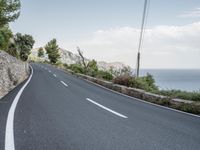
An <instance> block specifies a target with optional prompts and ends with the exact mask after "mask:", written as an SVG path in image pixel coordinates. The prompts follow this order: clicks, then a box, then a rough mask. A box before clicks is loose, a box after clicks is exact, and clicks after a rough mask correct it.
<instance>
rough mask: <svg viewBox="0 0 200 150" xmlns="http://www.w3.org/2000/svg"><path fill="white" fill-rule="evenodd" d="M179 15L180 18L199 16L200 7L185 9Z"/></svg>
mask: <svg viewBox="0 0 200 150" xmlns="http://www.w3.org/2000/svg"><path fill="white" fill-rule="evenodd" d="M179 17H181V18H200V8H195V9H193V10H190V11H185V12H184V13H183V14H182V15H180V16H179Z"/></svg>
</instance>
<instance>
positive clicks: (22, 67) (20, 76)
mask: <svg viewBox="0 0 200 150" xmlns="http://www.w3.org/2000/svg"><path fill="white" fill-rule="evenodd" d="M28 74H29V66H28V63H25V62H22V61H20V60H18V59H16V58H15V57H12V56H11V55H9V54H7V53H6V52H4V51H0V98H1V97H2V96H4V95H5V94H7V93H8V92H9V91H10V90H12V89H13V88H14V87H15V86H17V85H18V84H19V83H21V82H22V81H24V80H25V79H26V78H27V76H28Z"/></svg>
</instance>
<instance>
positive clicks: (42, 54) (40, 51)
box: [38, 47, 44, 57]
mask: <svg viewBox="0 0 200 150" xmlns="http://www.w3.org/2000/svg"><path fill="white" fill-rule="evenodd" d="M38 57H44V50H43V48H42V47H40V48H39V50H38Z"/></svg>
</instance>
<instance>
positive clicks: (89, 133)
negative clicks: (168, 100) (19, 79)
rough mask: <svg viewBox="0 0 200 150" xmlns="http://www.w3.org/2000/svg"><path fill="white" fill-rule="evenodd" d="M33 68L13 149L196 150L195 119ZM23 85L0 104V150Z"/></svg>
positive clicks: (199, 130) (198, 121) (199, 131)
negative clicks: (11, 109)
mask: <svg viewBox="0 0 200 150" xmlns="http://www.w3.org/2000/svg"><path fill="white" fill-rule="evenodd" d="M32 67H33V75H32V78H31V80H30V82H29V83H28V84H27V86H26V87H25V89H24V91H23V93H22V95H21V97H20V98H19V101H18V103H17V106H16V109H15V112H14V124H13V132H14V144H15V150H199V149H200V118H198V117H195V116H190V115H187V114H184V113H180V112H176V111H173V110H169V109H165V108H162V107H159V106H155V105H151V104H147V103H144V102H141V101H138V100H136V99H132V98H128V97H125V96H123V95H119V94H116V93H114V92H111V91H109V90H106V89H104V88H101V87H99V86H96V85H93V84H91V83H88V82H87V81H85V80H82V79H79V78H76V77H74V76H72V75H69V74H66V73H64V72H63V71H61V70H59V69H56V68H53V67H51V66H49V65H43V64H32ZM24 83H26V81H25V82H24ZM24 83H22V84H21V85H19V86H18V87H17V88H15V89H14V90H13V91H11V92H10V93H9V94H8V95H6V96H5V97H4V98H3V99H1V100H0V150H4V149H5V148H4V147H5V142H7V144H8V145H9V142H10V141H6V140H5V134H7V133H6V131H5V130H6V123H7V121H8V118H7V117H8V112H9V109H10V107H11V104H12V102H13V99H14V98H15V96H16V94H17V93H18V92H19V90H20V89H21V88H22V86H23V85H24ZM9 150H13V149H9Z"/></svg>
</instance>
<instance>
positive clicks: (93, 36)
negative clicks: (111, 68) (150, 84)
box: [11, 0, 200, 68]
mask: <svg viewBox="0 0 200 150" xmlns="http://www.w3.org/2000/svg"><path fill="white" fill-rule="evenodd" d="M21 3H22V9H21V16H20V17H19V19H18V20H17V21H15V22H14V23H12V24H11V29H12V30H13V31H14V32H15V33H16V32H21V33H27V34H32V35H33V36H34V38H35V40H36V44H35V47H39V46H43V45H45V44H46V43H47V42H48V41H49V40H51V39H52V38H57V39H58V42H59V45H60V46H61V47H63V48H66V49H67V50H70V51H73V52H75V51H76V50H75V49H76V46H80V47H81V48H82V49H83V50H84V53H85V55H86V56H87V57H89V58H95V59H97V60H105V61H121V62H124V63H126V64H129V65H131V66H133V65H134V63H135V55H136V50H135V49H137V46H136V45H137V42H138V41H137V37H138V30H139V27H140V24H141V17H142V9H143V3H144V1H143V0H57V1H55V0H42V1H41V0H33V1H27V0H22V1H21ZM199 8H200V1H199V0H166V1H163V0H151V2H150V9H149V16H148V22H147V28H148V29H149V32H148V31H147V38H148V34H149V39H146V40H147V45H146V46H145V41H144V50H143V53H144V54H143V55H144V57H143V58H144V59H145V61H144V63H142V66H143V67H144V68H200V61H194V58H193V59H192V57H193V55H194V56H196V55H198V54H199V55H200V53H199V51H197V50H195V52H194V54H193V55H192V54H191V58H190V59H189V60H190V62H189V63H187V64H186V65H184V66H183V65H182V61H183V60H182V59H181V57H180V56H178V55H179V53H178V52H177V51H180V49H182V50H183V51H186V50H189V49H190V46H191V49H194V48H196V47H198V46H199V45H196V44H197V43H194V42H193V40H192V41H191V42H192V43H189V44H188V45H185V47H184V45H183V46H182V45H181V42H180V43H179V45H175V44H174V43H175V41H176V40H178V39H175V40H174V41H172V40H171V37H169V35H167V37H168V39H166V34H165V33H169V32H172V33H173V31H172V30H174V29H172V28H175V29H176V31H175V33H177V34H176V37H177V35H179V32H181V33H185V34H183V35H182V37H186V36H188V35H187V34H188V31H187V29H188V28H191V30H192V31H191V33H192V32H195V30H198V32H199V25H196V24H195V25H194V23H198V22H199V21H200V15H199V14H200V11H199ZM188 26H189V27H188ZM191 26H192V27H191ZM194 26H195V27H194ZM196 26H197V27H196ZM160 28H161V29H160ZM183 28H184V31H182V30H180V29H183ZM163 30H166V31H163ZM160 31H162V32H160ZM154 33H157V35H154ZM120 34H122V35H121V39H120ZM113 35H116V36H113ZM150 35H154V36H153V38H155V37H156V39H155V40H154V43H151V42H150V41H151V39H153V38H152V37H150ZM170 36H171V35H170ZM157 37H161V38H160V39H158V38H157ZM173 37H174V35H173ZM182 37H181V39H182ZM177 38H180V37H177ZM191 38H195V39H196V38H197V37H196V35H194V36H191ZM126 39H127V41H126ZM161 39H165V41H167V42H166V43H165V41H164V40H163V41H161ZM195 39H194V40H195ZM156 40H159V41H157V42H158V43H159V44H158V45H159V46H160V47H157V49H162V48H163V47H164V48H165V47H166V46H167V47H168V46H169V48H168V49H166V50H165V51H164V52H163V51H161V54H162V56H160V57H161V58H162V57H164V56H163V54H167V52H168V51H170V52H173V51H172V47H173V49H175V48H177V50H176V53H174V54H173V57H172V58H174V61H173V62H174V63H169V62H167V60H163V62H162V63H160V64H159V65H158V64H157V63H156V62H154V61H152V60H151V59H149V58H148V57H150V56H151V55H153V54H149V51H148V47H151V48H149V49H156V48H155V42H156ZM121 41H122V43H121V44H120V42H121ZM148 41H149V43H148ZM183 41H184V40H183ZM129 42H130V45H129ZM162 43H163V44H162ZM123 44H126V45H123ZM148 44H149V45H148ZM153 44H154V45H153ZM117 45H118V47H117ZM150 45H151V46H150ZM170 45H171V48H170ZM153 46H154V47H153ZM180 47H182V48H180ZM101 49H104V51H101ZM131 49H134V50H133V51H132V52H131ZM123 51H124V53H123V54H121V53H122V52H123ZM102 53H103V55H104V53H105V54H106V55H107V56H105V57H103V55H101V57H100V54H102ZM130 54H131V55H132V57H133V58H132V57H130V58H129V57H128V56H129V55H130ZM157 54H159V52H158V50H157ZM157 54H156V56H151V57H157ZM180 54H181V53H180ZM122 55H123V56H122ZM126 55H127V57H126ZM120 56H122V57H120ZM170 56H171V55H170ZM186 56H187V55H186V54H185V55H184V56H183V59H186ZM146 57H147V58H146ZM177 59H178V62H177ZM179 59H180V60H179ZM161 60H162V59H161ZM191 61H192V62H191ZM198 66H199V67H198Z"/></svg>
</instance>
